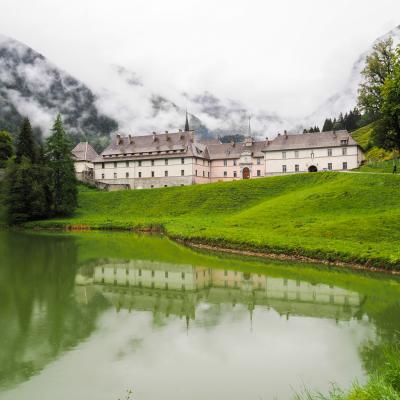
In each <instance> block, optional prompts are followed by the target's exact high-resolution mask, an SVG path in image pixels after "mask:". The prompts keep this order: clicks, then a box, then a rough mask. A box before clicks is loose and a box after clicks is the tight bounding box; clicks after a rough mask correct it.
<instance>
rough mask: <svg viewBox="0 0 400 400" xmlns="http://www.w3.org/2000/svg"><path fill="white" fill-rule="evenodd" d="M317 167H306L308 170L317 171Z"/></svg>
mask: <svg viewBox="0 0 400 400" xmlns="http://www.w3.org/2000/svg"><path fill="white" fill-rule="evenodd" d="M317 171H318V168H317V167H316V166H315V165H310V166H309V167H308V172H317Z"/></svg>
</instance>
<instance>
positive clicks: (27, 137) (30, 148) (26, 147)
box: [15, 118, 38, 164]
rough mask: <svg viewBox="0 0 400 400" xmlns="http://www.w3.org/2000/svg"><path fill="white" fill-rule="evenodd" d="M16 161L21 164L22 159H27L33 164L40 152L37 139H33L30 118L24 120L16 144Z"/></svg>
mask: <svg viewBox="0 0 400 400" xmlns="http://www.w3.org/2000/svg"><path fill="white" fill-rule="evenodd" d="M15 153H16V156H17V157H16V159H17V162H18V163H19V162H21V160H22V157H26V158H27V159H28V160H29V161H30V162H31V163H32V164H34V163H35V162H36V161H37V157H38V152H37V146H36V143H35V139H34V137H33V132H32V127H31V123H30V122H29V119H28V118H24V120H23V121H22V126H21V130H20V133H19V135H18V139H17V144H16V152H15Z"/></svg>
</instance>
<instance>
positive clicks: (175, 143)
mask: <svg viewBox="0 0 400 400" xmlns="http://www.w3.org/2000/svg"><path fill="white" fill-rule="evenodd" d="M204 151H205V146H204V145H202V144H199V143H196V144H195V145H194V132H193V131H189V132H171V133H169V132H168V133H167V132H166V133H163V134H156V133H153V134H149V135H145V136H131V135H128V136H122V135H116V137H115V138H114V139H113V141H112V142H111V143H110V145H109V146H108V147H107V148H106V149H105V150H104V151H103V152H102V153H101V154H100V157H99V158H98V159H97V160H96V161H100V159H104V158H113V157H124V158H136V157H137V158H143V156H149V158H155V157H157V154H161V153H163V158H165V154H168V153H169V154H176V153H178V154H181V153H182V154H185V155H186V154H187V153H191V154H196V155H199V156H200V154H202V153H204ZM175 156H176V155H175Z"/></svg>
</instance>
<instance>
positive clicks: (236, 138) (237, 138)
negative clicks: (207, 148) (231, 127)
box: [220, 134, 245, 143]
mask: <svg viewBox="0 0 400 400" xmlns="http://www.w3.org/2000/svg"><path fill="white" fill-rule="evenodd" d="M244 139H245V137H244V135H240V134H236V135H224V136H222V137H221V138H220V140H221V143H230V142H235V143H242V142H244Z"/></svg>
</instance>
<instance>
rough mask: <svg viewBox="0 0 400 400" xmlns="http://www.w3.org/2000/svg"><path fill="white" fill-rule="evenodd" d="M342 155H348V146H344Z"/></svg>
mask: <svg viewBox="0 0 400 400" xmlns="http://www.w3.org/2000/svg"><path fill="white" fill-rule="evenodd" d="M342 155H344V156H346V155H347V148H346V147H343V148H342Z"/></svg>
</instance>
